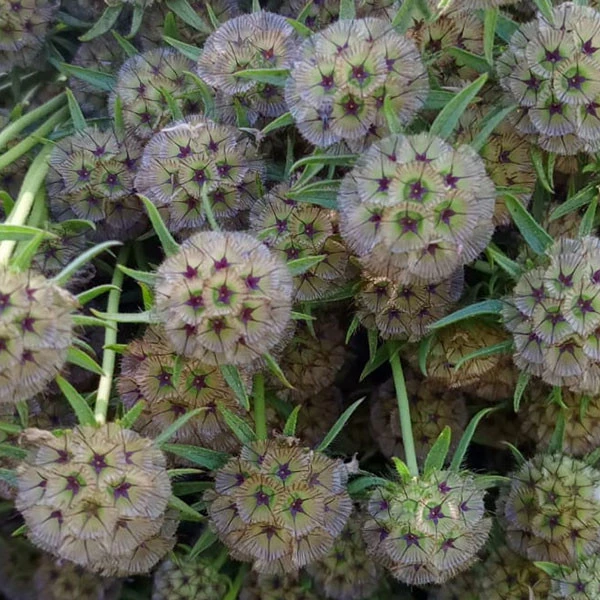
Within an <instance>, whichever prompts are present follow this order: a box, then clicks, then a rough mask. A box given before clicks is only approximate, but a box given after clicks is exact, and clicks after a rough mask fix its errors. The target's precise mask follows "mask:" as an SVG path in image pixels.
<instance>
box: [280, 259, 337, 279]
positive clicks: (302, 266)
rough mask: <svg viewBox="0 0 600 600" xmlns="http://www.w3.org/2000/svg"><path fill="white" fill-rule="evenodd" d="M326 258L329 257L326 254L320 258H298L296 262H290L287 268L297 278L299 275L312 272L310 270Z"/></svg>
mask: <svg viewBox="0 0 600 600" xmlns="http://www.w3.org/2000/svg"><path fill="white" fill-rule="evenodd" d="M326 258H327V256H326V255H325V254H321V255H320V256H305V257H304V258H296V259H294V260H290V261H289V262H288V263H287V267H288V269H289V271H290V273H291V274H292V275H293V276H294V277H296V276H297V275H302V274H303V273H306V272H307V271H310V269H312V268H313V267H314V266H316V265H318V264H319V263H320V262H322V261H323V260H325V259H326Z"/></svg>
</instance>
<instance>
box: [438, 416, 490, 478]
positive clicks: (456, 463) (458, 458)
mask: <svg viewBox="0 0 600 600" xmlns="http://www.w3.org/2000/svg"><path fill="white" fill-rule="evenodd" d="M495 410H498V407H496V406H493V407H491V408H484V409H483V410H480V411H479V412H478V413H477V414H476V415H475V416H474V417H473V418H472V419H471V421H470V422H469V424H468V425H467V428H466V429H465V432H464V433H463V435H462V437H461V438H460V442H458V446H457V448H456V451H455V452H454V456H453V457H452V462H451V463H450V470H451V471H459V470H460V468H461V466H462V463H463V460H464V459H465V455H466V453H467V450H468V448H469V444H470V443H471V440H472V439H473V435H475V430H476V429H477V426H478V425H479V422H480V421H481V419H483V417H485V416H486V415H489V414H490V413H491V412H494V411H495Z"/></svg>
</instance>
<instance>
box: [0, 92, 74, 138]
mask: <svg viewBox="0 0 600 600" xmlns="http://www.w3.org/2000/svg"><path fill="white" fill-rule="evenodd" d="M66 103H67V95H66V94H65V93H64V92H63V93H62V94H59V95H58V96H56V97H54V98H52V100H48V102H46V103H45V104H42V106H39V107H38V108H34V109H33V110H32V111H30V112H28V113H26V114H24V115H23V116H22V117H19V118H18V119H17V120H16V121H15V122H14V123H11V124H10V125H8V126H7V127H5V128H4V129H3V130H2V131H0V148H4V147H5V146H6V144H8V142H10V141H11V140H12V139H14V138H16V137H17V136H18V135H19V133H21V131H23V129H25V128H26V127H29V126H30V125H32V124H33V123H35V122H36V121H38V120H39V119H41V118H42V117H45V116H46V115H49V114H50V113H52V112H54V111H55V110H56V109H57V108H59V107H61V106H62V105H63V104H66Z"/></svg>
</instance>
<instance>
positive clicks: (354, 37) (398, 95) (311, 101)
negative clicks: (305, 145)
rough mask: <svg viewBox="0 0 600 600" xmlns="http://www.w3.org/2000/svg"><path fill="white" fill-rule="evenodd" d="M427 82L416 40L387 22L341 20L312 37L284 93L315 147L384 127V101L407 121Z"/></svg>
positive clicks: (360, 136) (355, 138)
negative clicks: (411, 39) (403, 34)
mask: <svg viewBox="0 0 600 600" xmlns="http://www.w3.org/2000/svg"><path fill="white" fill-rule="evenodd" d="M428 91H429V82H428V79H427V71H426V70H425V66H424V65H423V62H422V60H421V56H420V55H419V52H418V50H417V48H416V46H415V44H414V43H413V42H412V41H410V40H408V39H406V38H404V37H402V36H401V35H399V34H397V33H396V32H395V31H394V30H393V29H392V27H391V24H390V23H389V21H385V20H383V19H373V18H368V19H357V20H352V21H338V22H337V23H334V24H332V25H330V26H329V27H328V28H327V29H325V30H323V31H320V32H318V33H316V34H314V35H312V36H311V37H309V38H308V39H307V40H306V41H305V42H304V43H303V45H302V47H301V48H300V58H299V60H298V61H297V62H296V63H295V64H294V68H293V69H292V72H291V76H290V78H289V79H288V82H287V85H286V89H285V98H286V101H287V104H288V106H289V110H290V112H291V113H292V116H293V117H294V120H295V121H296V126H297V127H298V129H299V131H300V133H301V134H302V135H303V136H304V137H305V138H306V139H307V140H308V141H309V142H311V143H312V144H315V145H316V146H331V145H332V144H334V143H336V142H341V141H343V140H345V141H349V142H358V141H360V140H364V138H365V137H366V136H367V135H368V134H370V133H377V132H378V130H379V129H382V128H383V134H384V135H385V133H386V132H387V121H386V118H385V113H384V104H385V105H386V106H387V107H388V108H389V110H391V111H393V113H394V114H395V115H396V116H397V118H398V119H400V121H402V122H403V123H408V122H409V121H411V120H412V119H413V117H414V116H415V115H416V113H417V112H418V110H419V109H420V108H421V107H422V106H423V104H424V102H425V99H426V97H427V93H428Z"/></svg>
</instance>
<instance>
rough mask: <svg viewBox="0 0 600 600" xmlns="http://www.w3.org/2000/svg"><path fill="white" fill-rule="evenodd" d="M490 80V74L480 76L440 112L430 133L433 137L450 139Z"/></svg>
mask: <svg viewBox="0 0 600 600" xmlns="http://www.w3.org/2000/svg"><path fill="white" fill-rule="evenodd" d="M487 80H488V74H487V73H484V74H483V75H480V76H479V77H478V78H477V79H476V80H475V81H474V82H473V83H470V84H469V85H467V86H466V87H465V88H463V89H462V90H461V91H460V92H459V93H458V94H456V96H454V98H452V100H450V102H448V104H446V106H445V107H444V108H443V109H442V110H441V111H440V113H439V114H438V116H437V117H436V119H435V121H434V122H433V123H432V125H431V127H430V129H429V132H430V133H431V135H437V136H439V137H441V138H443V139H448V138H449V137H450V135H451V134H452V132H453V131H454V129H455V128H456V126H457V125H458V121H459V119H460V118H461V117H462V115H463V113H464V112H465V110H466V109H467V107H468V106H469V104H470V103H471V102H472V101H473V99H474V98H475V97H476V96H477V94H478V93H479V91H480V90H481V88H482V87H483V85H484V84H485V82H486V81H487Z"/></svg>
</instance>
